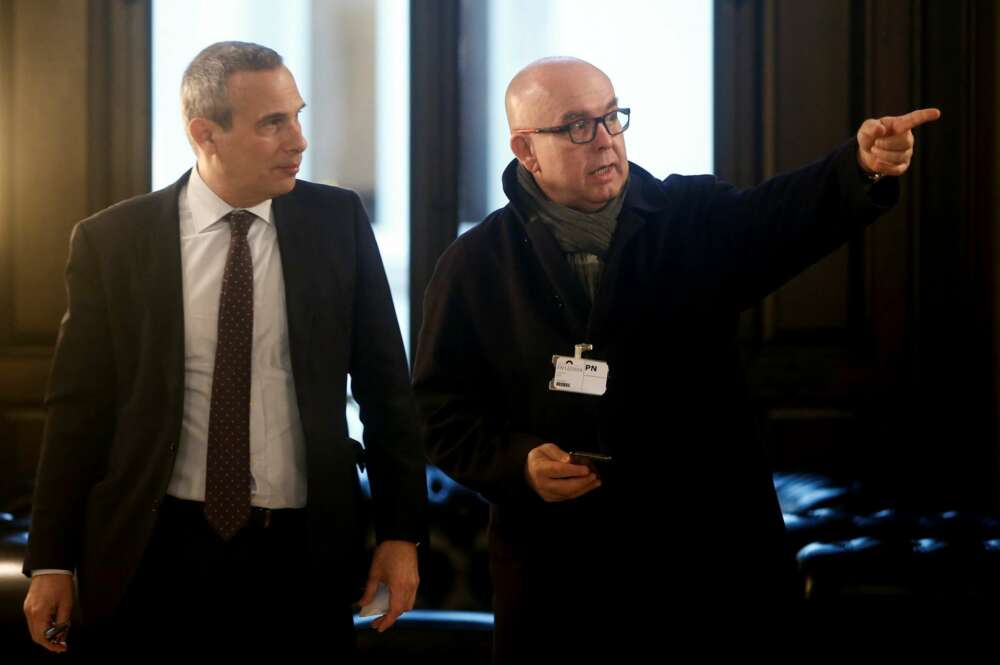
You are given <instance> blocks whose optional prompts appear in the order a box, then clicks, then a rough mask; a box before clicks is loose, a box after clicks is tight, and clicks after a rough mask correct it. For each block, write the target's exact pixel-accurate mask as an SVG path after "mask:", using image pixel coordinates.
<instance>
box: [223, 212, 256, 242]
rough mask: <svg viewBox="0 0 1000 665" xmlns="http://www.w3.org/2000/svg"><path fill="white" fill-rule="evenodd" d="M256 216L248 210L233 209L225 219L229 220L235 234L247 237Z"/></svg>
mask: <svg viewBox="0 0 1000 665" xmlns="http://www.w3.org/2000/svg"><path fill="white" fill-rule="evenodd" d="M254 216H255V215H254V214H253V213H252V212H249V211H247V210H232V211H230V213H229V214H228V215H226V216H225V220H226V221H227V222H229V228H230V229H231V230H232V233H233V235H236V236H243V237H244V238H245V237H246V235H247V231H249V230H250V225H251V224H253V220H254Z"/></svg>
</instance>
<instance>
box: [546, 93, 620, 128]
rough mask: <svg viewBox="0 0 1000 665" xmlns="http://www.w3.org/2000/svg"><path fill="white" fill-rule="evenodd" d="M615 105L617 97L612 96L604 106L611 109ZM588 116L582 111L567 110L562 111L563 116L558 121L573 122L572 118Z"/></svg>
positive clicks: (616, 104) (577, 118)
mask: <svg viewBox="0 0 1000 665" xmlns="http://www.w3.org/2000/svg"><path fill="white" fill-rule="evenodd" d="M616 106H618V98H617V97H612V98H611V101H610V102H608V105H607V106H605V107H604V108H605V109H606V110H608V111H610V110H611V109H613V108H614V107H616ZM588 117H590V116H588V115H587V114H586V113H584V112H583V111H567V112H566V113H563V116H562V118H561V119H560V122H561V123H567V122H573V121H574V120H579V119H580V118H588Z"/></svg>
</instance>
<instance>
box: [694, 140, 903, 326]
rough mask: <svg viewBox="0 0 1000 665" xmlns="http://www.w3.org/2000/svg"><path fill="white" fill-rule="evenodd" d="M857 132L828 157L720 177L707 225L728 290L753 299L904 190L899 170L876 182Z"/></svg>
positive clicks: (746, 302)
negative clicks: (752, 177)
mask: <svg viewBox="0 0 1000 665" xmlns="http://www.w3.org/2000/svg"><path fill="white" fill-rule="evenodd" d="M857 150H858V144H857V141H856V140H851V141H849V142H847V143H846V144H844V145H843V146H841V147H840V148H839V149H838V150H836V151H834V152H833V153H832V154H830V155H829V156H827V157H826V158H825V159H823V160H820V161H818V162H814V163H812V164H810V165H808V166H806V167H805V168H802V169H800V170H798V171H794V172H791V173H787V174H783V175H778V176H775V177H774V178H771V179H770V180H767V181H766V182H764V183H762V184H761V185H758V186H757V187H753V188H750V189H746V190H737V189H736V188H735V187H733V186H732V185H729V184H726V183H722V182H718V181H714V182H713V183H712V185H711V195H710V198H709V201H710V202H709V210H708V215H707V218H708V223H707V224H706V225H705V227H704V229H703V230H702V232H703V233H704V234H705V237H704V238H703V240H704V241H705V242H706V243H707V246H708V248H709V254H708V256H710V257H711V258H710V259H708V260H706V261H705V263H706V264H708V267H709V268H710V269H711V270H713V272H714V273H715V274H717V275H720V276H721V278H722V282H721V284H720V287H721V292H722V293H725V294H727V298H730V297H731V298H732V299H733V304H735V305H736V306H737V307H738V308H739V309H744V308H746V307H749V306H752V305H753V304H754V303H756V302H757V301H759V300H760V299H761V298H763V297H764V296H766V295H767V294H769V293H770V292H772V291H774V290H775V289H776V288H778V287H779V286H781V285H782V284H784V283H785V282H787V281H788V280H789V279H791V278H792V277H794V276H795V275H797V274H798V273H800V272H802V271H803V270H805V269H806V268H808V267H809V266H811V265H812V264H814V263H816V262H817V261H819V260H820V259H821V258H823V257H824V256H826V255H827V254H829V253H830V252H832V251H833V250H834V249H836V248H837V247H839V246H840V245H842V244H844V243H845V242H847V240H848V239H849V238H850V237H851V234H852V233H853V232H854V231H855V230H857V229H859V228H862V227H864V226H865V225H867V224H870V223H871V222H873V221H874V220H875V219H876V218H877V217H878V216H879V215H881V214H882V213H884V212H886V211H887V210H889V209H890V208H891V207H892V206H893V205H895V203H896V201H897V200H898V198H899V182H898V179H897V178H884V179H883V180H881V181H880V182H879V183H877V184H876V185H869V184H868V183H867V182H866V181H865V180H864V178H863V177H862V176H861V173H860V171H859V168H858V165H857V157H856V155H857Z"/></svg>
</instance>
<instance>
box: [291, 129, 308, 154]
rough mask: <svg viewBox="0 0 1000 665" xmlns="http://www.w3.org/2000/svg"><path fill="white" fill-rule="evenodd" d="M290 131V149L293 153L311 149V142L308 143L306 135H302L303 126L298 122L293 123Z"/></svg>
mask: <svg viewBox="0 0 1000 665" xmlns="http://www.w3.org/2000/svg"><path fill="white" fill-rule="evenodd" d="M290 131H291V136H289V138H288V149H289V150H290V151H291V152H305V149H306V148H308V147H309V142H308V141H306V137H305V134H303V133H302V125H300V124H299V123H298V122H295V123H292V125H291V130H290Z"/></svg>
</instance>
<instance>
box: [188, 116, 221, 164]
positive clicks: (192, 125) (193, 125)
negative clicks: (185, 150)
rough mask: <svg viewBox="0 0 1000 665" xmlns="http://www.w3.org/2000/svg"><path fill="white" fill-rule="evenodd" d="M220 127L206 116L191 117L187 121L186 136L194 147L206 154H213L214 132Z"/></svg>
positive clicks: (214, 146) (214, 148)
mask: <svg viewBox="0 0 1000 665" xmlns="http://www.w3.org/2000/svg"><path fill="white" fill-rule="evenodd" d="M220 129H221V128H220V127H219V126H218V125H216V124H215V123H214V122H212V121H211V120H208V119H207V118H192V119H191V121H190V122H188V126H187V130H188V136H190V137H191V142H192V143H193V144H194V145H195V146H196V149H197V150H199V151H200V152H203V153H205V154H207V155H214V154H215V152H216V145H215V134H216V132H217V131H219V130H220Z"/></svg>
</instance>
